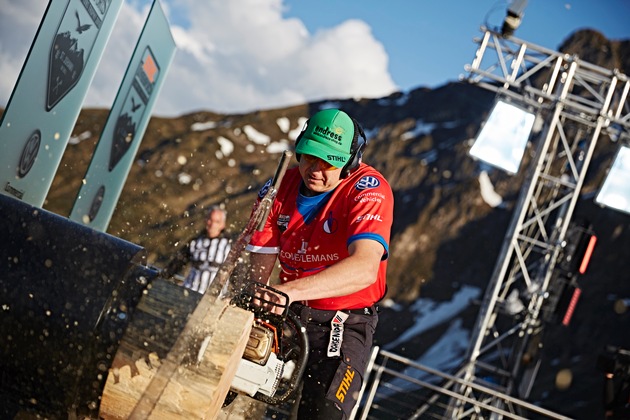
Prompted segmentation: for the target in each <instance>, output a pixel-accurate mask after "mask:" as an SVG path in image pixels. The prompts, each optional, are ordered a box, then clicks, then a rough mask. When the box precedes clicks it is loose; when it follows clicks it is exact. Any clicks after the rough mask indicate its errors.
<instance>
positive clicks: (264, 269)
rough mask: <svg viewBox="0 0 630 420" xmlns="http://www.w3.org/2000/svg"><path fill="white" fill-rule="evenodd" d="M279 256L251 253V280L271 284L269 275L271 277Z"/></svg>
mask: <svg viewBox="0 0 630 420" xmlns="http://www.w3.org/2000/svg"><path fill="white" fill-rule="evenodd" d="M277 257H278V254H262V253H258V252H252V253H250V254H249V263H250V269H249V280H250V281H257V282H258V283H264V284H269V277H271V273H272V271H273V267H274V265H275V264H276V258H277Z"/></svg>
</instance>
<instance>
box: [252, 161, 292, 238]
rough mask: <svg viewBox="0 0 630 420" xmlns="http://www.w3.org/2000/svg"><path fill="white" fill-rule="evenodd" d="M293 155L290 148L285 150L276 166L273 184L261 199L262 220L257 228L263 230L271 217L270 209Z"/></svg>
mask: <svg viewBox="0 0 630 420" xmlns="http://www.w3.org/2000/svg"><path fill="white" fill-rule="evenodd" d="M291 156H293V152H291V151H290V150H285V151H284V153H282V156H281V157H280V163H279V164H278V168H276V173H275V174H274V176H273V178H272V180H271V185H270V186H269V190H267V194H265V196H264V197H263V199H262V200H261V201H260V204H259V206H261V207H262V209H261V210H262V212H261V215H260V220H259V221H258V224H257V225H256V230H257V231H261V230H263V228H264V227H265V223H266V222H267V217H269V211H270V210H271V205H272V204H273V200H275V198H276V194H277V193H278V188H279V186H280V183H281V182H282V178H284V174H285V172H286V171H287V168H288V167H289V161H290V160H291Z"/></svg>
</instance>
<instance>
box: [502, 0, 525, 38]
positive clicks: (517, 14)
mask: <svg viewBox="0 0 630 420" xmlns="http://www.w3.org/2000/svg"><path fill="white" fill-rule="evenodd" d="M526 6H527V0H513V1H512V3H511V4H510V5H509V6H508V10H507V15H506V16H505V20H504V21H503V26H502V27H501V35H503V36H511V35H512V34H513V33H514V31H515V30H516V29H517V28H518V27H519V26H520V25H521V19H523V12H524V11H525V7H526Z"/></svg>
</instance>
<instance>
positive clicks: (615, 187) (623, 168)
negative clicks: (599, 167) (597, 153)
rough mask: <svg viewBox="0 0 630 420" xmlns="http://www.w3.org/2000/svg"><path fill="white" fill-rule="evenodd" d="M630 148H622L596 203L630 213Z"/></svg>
mask: <svg viewBox="0 0 630 420" xmlns="http://www.w3.org/2000/svg"><path fill="white" fill-rule="evenodd" d="M628 180H630V147H628V146H621V147H620V148H619V150H618V151H617V156H615V160H614V161H613V164H612V166H611V167H610V171H609V172H608V175H607V176H606V179H605V180H604V185H602V188H601V189H600V190H599V193H598V194H597V197H596V198H595V202H596V203H599V204H601V205H603V206H607V207H611V208H613V209H616V210H620V211H623V212H625V213H630V182H628Z"/></svg>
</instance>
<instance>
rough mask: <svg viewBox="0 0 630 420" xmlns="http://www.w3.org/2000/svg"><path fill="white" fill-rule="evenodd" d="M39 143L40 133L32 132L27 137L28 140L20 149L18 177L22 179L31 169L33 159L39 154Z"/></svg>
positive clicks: (40, 139) (37, 131)
mask: <svg viewBox="0 0 630 420" xmlns="http://www.w3.org/2000/svg"><path fill="white" fill-rule="evenodd" d="M41 141H42V133H41V131H39V130H35V131H33V134H31V137H29V139H28V140H27V141H26V144H25V145H24V149H22V156H20V163H19V164H18V168H17V175H18V177H20V178H24V177H25V176H26V174H28V173H29V171H30V170H31V168H32V167H33V164H34V163H35V158H36V157H37V153H38V152H39V145H40V144H41Z"/></svg>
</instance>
